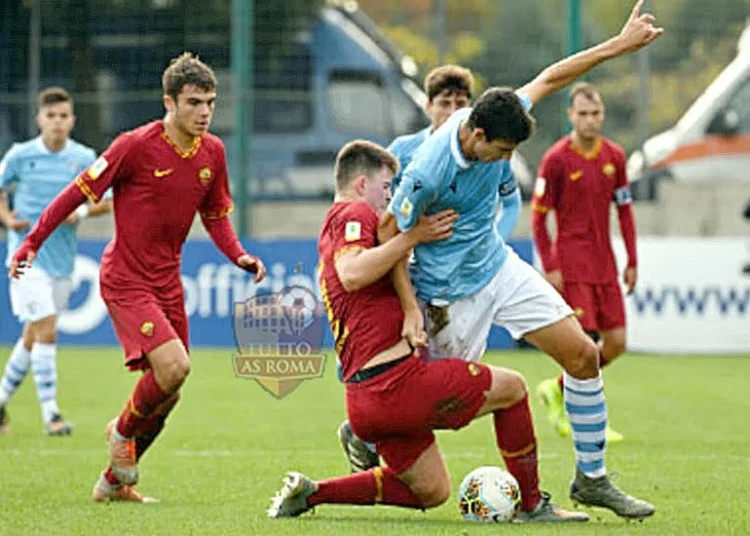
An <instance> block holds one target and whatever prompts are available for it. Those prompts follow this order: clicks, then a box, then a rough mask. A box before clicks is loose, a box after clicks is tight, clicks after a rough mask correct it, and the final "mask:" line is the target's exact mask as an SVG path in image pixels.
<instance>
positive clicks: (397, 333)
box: [318, 201, 404, 380]
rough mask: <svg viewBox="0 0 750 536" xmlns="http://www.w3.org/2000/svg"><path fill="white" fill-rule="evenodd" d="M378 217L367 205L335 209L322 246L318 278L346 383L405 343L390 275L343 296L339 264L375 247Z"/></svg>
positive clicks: (350, 204) (352, 204)
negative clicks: (349, 254)
mask: <svg viewBox="0 0 750 536" xmlns="http://www.w3.org/2000/svg"><path fill="white" fill-rule="evenodd" d="M377 231H378V215H377V213H376V212H375V211H374V210H373V209H372V207H370V205H368V204H367V203H366V202H364V201H359V202H348V203H335V204H334V205H333V206H332V207H331V209H330V210H329V211H328V214H327V215H326V219H325V221H324V222H323V228H322V230H321V232H320V238H319V241H318V257H319V259H320V260H319V264H318V277H319V280H320V290H321V293H322V295H323V302H324V304H325V308H326V312H327V314H328V321H329V323H330V324H331V329H332V330H333V338H334V341H335V345H336V353H337V354H338V357H339V360H340V361H341V366H342V373H343V376H344V380H347V379H349V378H350V377H351V376H352V375H353V374H354V373H355V372H357V371H358V370H359V369H360V368H361V367H362V366H363V365H364V364H365V363H367V362H368V361H369V360H370V359H372V358H373V357H374V356H376V355H377V354H379V353H380V352H382V351H384V350H387V349H388V348H390V347H391V346H393V345H395V344H397V343H398V342H399V341H400V340H401V329H402V327H403V322H404V314H403V311H402V310H401V302H400V300H399V298H398V295H397V294H396V289H395V288H394V286H393V283H392V281H391V277H390V275H386V276H385V277H383V278H382V279H380V280H379V281H377V282H375V283H373V284H372V285H369V286H367V287H365V288H363V289H360V290H358V291H355V292H347V291H346V290H344V287H343V285H342V284H341V281H340V280H339V277H338V274H337V273H336V267H335V261H336V258H338V256H339V255H341V254H342V253H344V252H345V251H351V250H364V249H369V248H373V247H375V246H377V245H378V244H377Z"/></svg>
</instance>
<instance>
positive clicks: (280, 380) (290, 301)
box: [232, 286, 326, 398]
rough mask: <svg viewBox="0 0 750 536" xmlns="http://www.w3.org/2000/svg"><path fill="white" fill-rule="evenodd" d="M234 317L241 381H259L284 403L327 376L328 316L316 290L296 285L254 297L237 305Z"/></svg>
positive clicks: (236, 367) (236, 361) (235, 360)
mask: <svg viewBox="0 0 750 536" xmlns="http://www.w3.org/2000/svg"><path fill="white" fill-rule="evenodd" d="M233 317H234V336H235V340H236V342H237V348H238V350H239V353H238V354H237V355H234V356H232V362H233V365H234V372H235V374H236V376H237V377H239V378H245V379H252V380H255V381H256V382H258V383H259V384H260V386H261V387H263V389H265V390H266V391H268V392H269V393H270V394H271V395H273V396H274V397H276V398H284V397H285V396H286V395H288V394H289V393H291V392H292V391H293V390H294V389H296V388H297V387H298V386H299V385H300V384H301V383H302V382H303V381H305V380H310V379H313V378H320V377H321V376H322V375H323V365H324V364H325V358H326V356H325V355H324V354H322V353H321V352H320V347H321V346H322V343H323V327H324V325H325V321H326V317H325V313H324V310H323V307H322V306H321V304H319V302H318V300H317V299H316V298H315V294H313V292H312V291H311V290H310V289H308V288H306V287H302V286H292V287H285V288H282V289H281V290H280V291H278V292H274V293H272V294H263V295H256V296H253V297H252V298H249V299H247V300H245V301H244V302H237V303H235V304H234V314H233Z"/></svg>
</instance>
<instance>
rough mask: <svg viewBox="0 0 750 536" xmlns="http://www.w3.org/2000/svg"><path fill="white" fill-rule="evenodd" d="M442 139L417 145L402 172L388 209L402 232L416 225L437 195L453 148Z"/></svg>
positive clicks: (433, 139)
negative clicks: (450, 148)
mask: <svg viewBox="0 0 750 536" xmlns="http://www.w3.org/2000/svg"><path fill="white" fill-rule="evenodd" d="M441 141H442V140H441V139H439V138H436V137H432V138H430V139H428V140H427V141H426V142H425V143H423V144H422V145H421V146H420V147H419V149H417V151H416V153H414V156H413V158H412V160H411V162H410V163H409V165H408V166H407V167H406V169H405V170H404V172H403V174H402V176H401V183H400V184H399V185H398V188H397V189H396V191H395V192H393V198H392V199H391V203H390V205H389V206H388V211H389V212H390V213H391V214H393V215H394V216H395V217H396V223H397V224H398V229H399V230H400V231H401V232H402V233H405V232H407V231H409V230H411V229H412V228H413V227H414V226H416V225H417V223H419V217H420V216H421V215H422V214H424V213H425V212H426V211H427V209H428V208H429V206H430V205H431V204H432V203H433V202H434V201H435V199H436V198H437V195H438V189H439V186H440V182H441V181H442V180H443V179H444V178H445V175H446V173H447V171H448V167H449V166H448V162H449V158H450V157H449V155H450V150H449V149H448V148H447V147H445V146H444V144H442V143H441Z"/></svg>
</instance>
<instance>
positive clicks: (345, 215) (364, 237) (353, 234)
mask: <svg viewBox="0 0 750 536" xmlns="http://www.w3.org/2000/svg"><path fill="white" fill-rule="evenodd" d="M378 222H379V218H378V215H377V213H376V212H375V211H374V210H373V209H372V208H370V206H369V205H367V204H366V203H353V204H352V205H351V207H349V208H348V209H347V210H345V211H342V212H341V214H339V217H338V218H337V219H336V221H335V222H334V224H333V226H332V227H331V239H332V240H331V243H332V244H333V252H334V253H333V259H334V261H335V260H336V259H337V258H338V257H339V255H341V254H342V253H345V252H347V251H361V250H364V249H370V248H373V247H375V246H376V245H377V243H378Z"/></svg>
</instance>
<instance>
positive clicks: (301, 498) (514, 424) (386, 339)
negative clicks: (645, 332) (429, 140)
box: [268, 141, 588, 522]
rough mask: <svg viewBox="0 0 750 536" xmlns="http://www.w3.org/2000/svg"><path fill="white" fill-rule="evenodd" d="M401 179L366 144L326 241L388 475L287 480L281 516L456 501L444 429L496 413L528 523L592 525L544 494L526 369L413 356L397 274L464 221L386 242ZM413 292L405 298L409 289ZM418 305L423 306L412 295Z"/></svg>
mask: <svg viewBox="0 0 750 536" xmlns="http://www.w3.org/2000/svg"><path fill="white" fill-rule="evenodd" d="M397 169H398V163H397V161H396V159H395V158H394V157H393V156H392V155H391V154H390V153H388V152H387V151H386V150H385V149H383V148H382V147H380V146H378V145H375V144H373V143H370V142H364V141H356V142H352V143H350V144H348V145H346V146H345V147H344V148H343V149H342V150H341V151H340V152H339V155H338V158H337V162H336V170H335V177H336V199H335V202H334V204H333V206H332V207H331V209H330V210H329V211H328V214H327V215H326V219H325V221H324V223H323V228H322V230H321V234H320V240H319V243H318V253H319V258H320V265H319V267H318V273H319V278H320V289H321V293H322V294H323V301H324V304H325V306H326V310H327V313H328V319H329V322H330V324H331V329H332V330H333V333H334V340H335V345H336V351H337V354H338V357H339V360H340V361H341V364H342V373H343V377H344V383H345V385H346V407H347V414H348V417H349V422H350V423H351V426H352V428H353V429H354V431H355V433H356V434H357V435H358V436H359V437H361V438H362V439H364V440H365V441H372V442H374V443H375V444H376V446H377V450H378V452H379V453H380V454H381V456H383V458H384V459H385V461H386V464H387V466H385V467H382V468H381V467H376V468H374V469H370V470H368V471H365V472H362V473H358V474H354V475H349V476H343V477H338V478H333V479H330V480H323V481H319V482H313V481H312V480H310V479H309V478H307V477H306V476H304V475H302V474H300V473H296V472H292V473H288V474H287V477H286V481H285V484H284V487H283V488H282V489H281V491H280V492H279V493H277V495H276V497H274V498H273V499H272V504H271V507H270V508H269V510H268V515H269V516H270V517H294V516H298V515H300V514H302V513H304V512H306V511H307V510H309V509H311V508H313V507H314V506H316V505H319V504H359V505H372V504H377V503H380V504H388V505H393V506H401V507H404V508H418V509H425V508H433V507H436V506H439V505H441V504H443V503H444V502H445V501H447V500H448V498H449V497H450V493H451V483H450V476H449V475H448V471H447V469H446V466H445V461H444V460H443V457H442V455H441V454H440V450H439V449H438V446H437V444H436V443H435V435H434V432H433V431H434V430H438V429H459V428H463V427H464V426H466V425H467V424H469V423H470V422H471V421H472V420H473V419H476V418H478V417H480V416H482V415H487V414H492V416H493V419H494V422H495V437H496V441H497V445H498V448H499V449H500V452H501V454H502V456H503V457H504V458H505V461H506V464H507V465H508V467H509V470H510V471H511V472H513V474H514V476H516V478H517V479H518V481H519V483H520V485H521V494H522V501H523V511H522V512H521V513H520V514H519V515H518V517H517V520H518V521H521V522H527V521H587V520H588V516H587V515H586V514H573V513H569V512H565V511H563V510H560V509H559V508H557V507H555V506H554V505H552V503H551V502H550V497H549V495H548V494H546V493H542V492H540V491H539V476H538V465H537V450H536V438H535V436H534V425H533V423H532V420H531V413H530V410H529V403H528V395H527V393H526V385H525V382H524V380H523V378H522V377H521V375H520V374H518V373H517V372H515V371H511V370H508V369H502V368H498V367H491V366H487V365H481V364H476V363H466V362H465V361H463V360H460V359H444V360H441V361H436V362H432V363H425V362H424V361H423V360H422V359H421V358H420V357H419V356H417V355H414V352H413V350H414V349H413V347H411V346H410V344H409V341H408V340H407V338H405V337H403V335H402V333H403V332H404V331H407V332H409V331H411V336H412V337H413V340H416V339H419V338H420V335H421V338H422V339H423V338H424V335H423V334H420V333H418V330H417V331H412V330H411V328H410V327H409V325H408V324H409V323H410V322H412V321H413V319H410V318H409V316H414V317H420V318H421V313H420V312H419V311H418V309H417V308H416V306H414V307H409V308H408V309H407V310H404V309H402V307H401V302H400V301H399V295H398V294H397V293H396V289H395V287H394V283H393V282H392V280H391V277H390V276H389V272H390V270H391V269H392V268H393V267H394V266H395V265H396V264H397V263H400V262H403V260H404V259H405V258H406V256H407V255H408V253H409V251H410V250H411V248H413V247H414V246H415V245H417V244H418V243H421V242H426V241H430V240H441V239H445V238H448V237H450V236H451V231H450V228H451V226H452V224H453V223H454V221H455V219H456V216H455V213H454V212H453V211H445V212H441V213H439V214H436V215H434V216H432V217H430V218H423V219H422V220H421V221H420V223H418V224H417V225H415V226H414V227H413V228H412V229H411V230H410V231H408V232H406V233H403V234H401V235H400V236H398V237H395V238H394V239H393V240H390V241H388V242H387V243H385V244H380V245H379V244H378V239H377V228H378V219H379V218H378V213H377V209H378V208H379V207H380V206H381V205H382V203H383V201H384V199H385V198H386V196H387V192H388V191H389V186H390V181H391V177H392V176H393V174H394V173H395V172H396V170H397ZM405 290H406V289H402V291H405ZM411 302H412V303H414V304H416V300H415V298H414V297H413V296H412V300H411Z"/></svg>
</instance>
